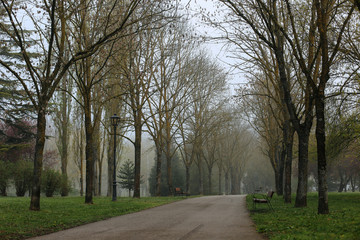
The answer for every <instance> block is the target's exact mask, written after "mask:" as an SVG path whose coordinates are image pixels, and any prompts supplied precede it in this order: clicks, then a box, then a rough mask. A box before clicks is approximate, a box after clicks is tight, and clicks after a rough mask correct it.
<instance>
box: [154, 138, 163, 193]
mask: <svg viewBox="0 0 360 240" xmlns="http://www.w3.org/2000/svg"><path fill="white" fill-rule="evenodd" d="M155 144H156V143H155ZM161 164H162V158H161V148H160V147H159V146H157V147H156V184H155V195H156V196H157V197H160V196H161Z"/></svg>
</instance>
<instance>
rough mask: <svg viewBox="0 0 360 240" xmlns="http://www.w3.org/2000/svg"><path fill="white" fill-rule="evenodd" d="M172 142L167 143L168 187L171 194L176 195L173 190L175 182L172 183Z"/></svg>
mask: <svg viewBox="0 0 360 240" xmlns="http://www.w3.org/2000/svg"><path fill="white" fill-rule="evenodd" d="M167 140H169V139H167ZM170 148H171V143H170V141H167V143H166V154H165V155H166V169H167V185H168V189H169V196H173V195H174V190H173V184H172V182H173V181H172V167H171V152H170V151H171V149H170Z"/></svg>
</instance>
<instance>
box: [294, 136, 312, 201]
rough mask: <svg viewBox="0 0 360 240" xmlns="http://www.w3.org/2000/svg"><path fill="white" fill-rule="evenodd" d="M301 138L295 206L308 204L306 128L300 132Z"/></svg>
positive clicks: (299, 138)
mask: <svg viewBox="0 0 360 240" xmlns="http://www.w3.org/2000/svg"><path fill="white" fill-rule="evenodd" d="M298 140H299V161H298V162H299V163H298V185H297V191H296V199H295V207H306V206H307V188H308V162H309V159H308V151H309V133H308V131H306V130H303V131H300V133H298Z"/></svg>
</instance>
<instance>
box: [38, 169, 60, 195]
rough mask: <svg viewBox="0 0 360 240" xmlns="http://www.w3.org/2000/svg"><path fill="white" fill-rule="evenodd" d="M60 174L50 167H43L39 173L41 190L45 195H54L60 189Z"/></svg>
mask: <svg viewBox="0 0 360 240" xmlns="http://www.w3.org/2000/svg"><path fill="white" fill-rule="evenodd" d="M60 186H61V174H60V173H59V172H57V171H55V170H52V169H45V170H44V171H43V172H42V174H41V191H42V192H43V193H45V196H46V197H52V196H54V193H55V192H57V191H59V190H60Z"/></svg>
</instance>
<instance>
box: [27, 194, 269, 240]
mask: <svg viewBox="0 0 360 240" xmlns="http://www.w3.org/2000/svg"><path fill="white" fill-rule="evenodd" d="M35 239H36V240H44V239H51V240H53V239H61V240H66V239H71V240H73V239H76V240H78V239H84V240H92V239H94V240H95V239H96V240H99V239H124V240H125V239H126V240H128V239H134V240H137V239H141V240H147V239H156V240H160V239H164V240H165V239H166V240H172V239H177V240H184V239H206V240H208V239H217V240H218V239H242V240H246V239H251V240H256V239H264V238H263V237H262V236H261V235H260V234H258V233H256V231H255V228H254V225H253V223H252V221H251V220H250V218H249V213H248V211H247V210H246V207H245V196H244V195H238V196H208V197H200V198H189V199H186V200H183V201H179V202H175V203H171V204H167V205H164V206H160V207H155V208H152V209H148V210H144V211H141V212H137V213H132V214H128V215H123V216H119V217H114V218H111V219H108V220H104V221H100V222H95V223H90V224H86V225H83V226H79V227H75V228H71V229H69V230H65V231H61V232H57V233H53V234H49V235H44V236H41V237H38V238H34V239H33V240H35Z"/></svg>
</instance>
